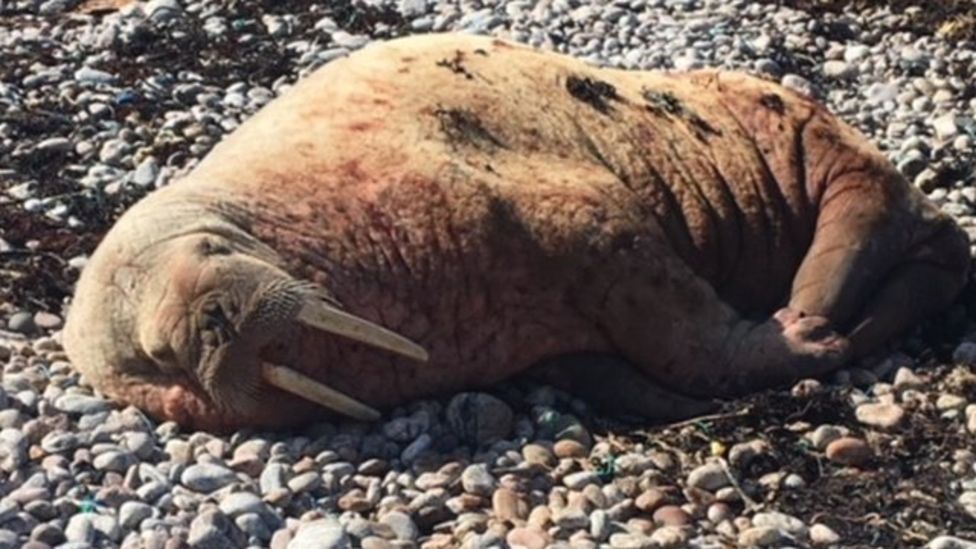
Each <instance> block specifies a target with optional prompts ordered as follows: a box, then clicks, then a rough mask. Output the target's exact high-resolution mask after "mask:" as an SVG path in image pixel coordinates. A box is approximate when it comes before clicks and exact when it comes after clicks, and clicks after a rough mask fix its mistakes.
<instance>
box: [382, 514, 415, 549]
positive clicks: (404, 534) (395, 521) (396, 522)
mask: <svg viewBox="0 0 976 549" xmlns="http://www.w3.org/2000/svg"><path fill="white" fill-rule="evenodd" d="M380 524H385V525H386V526H389V527H390V529H391V530H393V533H394V534H396V539H398V540H401V541H408V542H413V541H416V539H417V537H418V536H419V535H420V529H419V528H417V525H416V524H415V523H414V522H413V519H411V518H410V515H408V514H406V513H402V512H400V511H391V512H389V513H387V514H385V515H383V516H382V517H381V518H380Z"/></svg>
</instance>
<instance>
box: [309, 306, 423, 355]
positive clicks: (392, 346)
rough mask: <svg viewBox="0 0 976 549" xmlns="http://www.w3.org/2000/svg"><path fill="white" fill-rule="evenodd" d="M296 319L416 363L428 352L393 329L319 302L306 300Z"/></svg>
mask: <svg viewBox="0 0 976 549" xmlns="http://www.w3.org/2000/svg"><path fill="white" fill-rule="evenodd" d="M297 320H298V321H299V322H301V323H303V324H305V325H308V326H311V327H313V328H318V329H319V330H324V331H326V332H329V333H333V334H337V335H341V336H344V337H348V338H349V339H352V340H355V341H359V342H360V343H365V344H367V345H372V346H374V347H379V348H381V349H386V350H387V351H392V352H394V353H397V354H401V355H403V356H405V357H408V358H412V359H414V360H417V361H419V362H427V358H428V355H427V351H426V350H424V348H423V347H421V346H420V345H417V344H416V343H414V342H413V341H410V340H409V339H407V338H405V337H403V336H401V335H400V334H398V333H396V332H392V331H390V330H387V329H386V328H384V327H382V326H379V325H377V324H373V323H372V322H370V321H368V320H364V319H362V318H359V317H358V316H355V315H352V314H349V313H347V312H345V311H342V310H340V309H337V308H335V307H332V306H330V305H328V304H326V303H323V302H321V301H311V300H308V301H306V302H305V303H304V305H302V309H301V310H300V311H299V312H298V317H297Z"/></svg>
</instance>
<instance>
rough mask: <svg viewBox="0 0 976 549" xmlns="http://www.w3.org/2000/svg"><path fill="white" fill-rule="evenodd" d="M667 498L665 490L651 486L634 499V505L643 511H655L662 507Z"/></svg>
mask: <svg viewBox="0 0 976 549" xmlns="http://www.w3.org/2000/svg"><path fill="white" fill-rule="evenodd" d="M666 498H667V496H666V495H665V494H664V492H662V491H660V490H658V489H656V488H650V489H648V490H645V491H644V492H643V493H642V494H641V495H639V496H637V499H636V500H634V506H635V507H637V508H638V509H640V510H641V511H653V510H655V509H657V508H658V507H660V506H661V505H662V504H663V503H664V500H665V499H666Z"/></svg>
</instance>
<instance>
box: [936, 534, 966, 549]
mask: <svg viewBox="0 0 976 549" xmlns="http://www.w3.org/2000/svg"><path fill="white" fill-rule="evenodd" d="M925 547H926V549H976V541H969V540H965V539H962V538H957V537H955V536H938V537H936V538H933V539H932V540H931V541H929V543H928V545H926V546H925Z"/></svg>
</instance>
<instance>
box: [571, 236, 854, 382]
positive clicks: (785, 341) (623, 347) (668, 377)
mask: <svg viewBox="0 0 976 549" xmlns="http://www.w3.org/2000/svg"><path fill="white" fill-rule="evenodd" d="M586 280H587V281H588V282H589V283H588V284H587V285H586V286H585V287H583V288H581V289H580V291H579V292H578V293H577V297H578V299H579V308H580V310H582V311H584V312H585V313H587V314H589V315H592V318H594V320H595V321H596V323H597V324H598V325H599V326H600V327H601V328H602V329H603V331H604V333H606V335H607V337H608V338H609V339H610V340H611V342H612V343H613V344H614V346H615V347H616V348H617V349H618V350H619V352H620V353H621V355H623V356H624V357H625V358H626V359H627V360H629V361H630V362H631V363H632V364H634V365H635V367H636V368H637V369H638V370H639V371H640V372H641V373H642V374H643V375H645V376H647V378H649V379H651V380H653V381H654V382H655V383H659V384H660V386H662V387H667V388H668V389H671V390H673V391H675V392H677V393H680V394H683V395H689V396H692V397H701V398H705V397H709V398H714V397H723V396H734V395H741V394H744V393H748V392H754V391H759V390H762V389H766V388H770V387H776V386H783V385H787V384H790V383H792V382H795V381H797V380H799V379H802V378H806V377H818V376H821V375H825V374H827V373H829V372H831V371H833V370H836V369H837V368H840V367H841V366H843V364H844V363H845V362H846V361H847V360H849V358H850V349H849V347H850V345H849V342H848V341H847V339H845V338H844V337H842V336H840V335H838V334H837V333H836V332H834V331H833V330H832V329H831V327H830V323H829V321H828V320H827V319H826V318H823V317H821V316H808V315H803V314H801V313H800V312H798V311H795V310H791V309H783V310H781V311H779V312H777V313H776V314H775V315H774V316H773V317H771V318H769V319H768V320H766V321H764V322H759V323H757V322H754V321H751V320H748V319H745V318H743V317H742V316H740V315H739V314H738V313H737V312H736V311H735V310H734V309H733V308H732V307H730V306H729V305H728V304H727V303H725V302H724V301H722V299H721V298H719V296H718V295H717V294H716V292H715V290H714V289H713V288H712V287H711V286H710V285H709V284H708V283H707V282H706V281H705V280H703V279H701V278H699V277H698V276H696V275H695V273H694V272H693V271H692V270H691V268H690V267H688V265H687V264H685V263H684V262H683V261H681V260H680V259H679V258H678V257H677V256H676V255H675V254H674V253H673V252H672V251H671V250H670V249H669V248H668V247H667V246H666V245H663V244H661V245H660V247H658V246H657V245H656V244H655V243H652V242H649V243H647V247H646V248H644V249H643V250H640V251H639V250H631V251H630V252H629V253H628V254H626V255H624V254H621V255H618V256H616V257H615V258H614V261H607V262H604V263H603V264H602V265H601V266H600V268H599V271H598V276H597V275H596V274H594V275H591V276H590V277H587V278H586ZM603 284H606V286H603ZM605 379H606V377H600V378H599V379H597V380H595V383H594V385H599V384H600V383H604V381H605Z"/></svg>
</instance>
